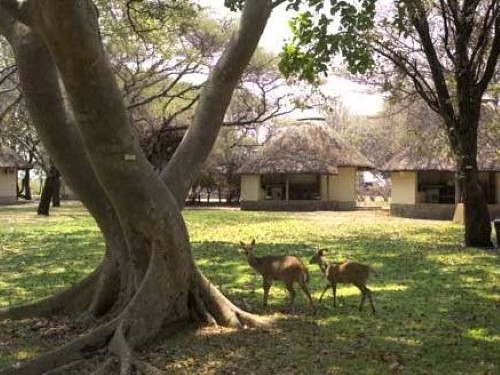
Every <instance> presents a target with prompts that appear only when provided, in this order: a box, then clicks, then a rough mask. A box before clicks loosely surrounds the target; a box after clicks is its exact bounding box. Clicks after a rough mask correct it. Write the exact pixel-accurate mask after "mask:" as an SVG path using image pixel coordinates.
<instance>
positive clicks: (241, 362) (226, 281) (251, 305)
mask: <svg viewBox="0 0 500 375" xmlns="http://www.w3.org/2000/svg"><path fill="white" fill-rule="evenodd" d="M457 231H458V229H457ZM88 236H89V233H88V232H86V231H80V232H76V233H75V237H71V236H68V237H67V238H65V239H64V243H65V246H64V247H65V248H70V247H72V246H71V244H73V243H74V246H75V251H76V253H69V254H68V257H72V256H76V255H77V253H78V252H79V251H84V248H83V247H81V248H79V247H78V244H80V246H84V247H85V248H86V249H88V246H92V245H90V244H86V245H82V244H81V243H80V241H82V240H84V239H86V238H87V239H88ZM457 237H458V236H457V233H443V231H442V230H439V229H434V228H432V226H430V225H429V226H422V227H419V228H412V230H411V231H410V233H406V234H405V235H400V234H398V232H396V231H393V232H389V233H386V234H383V233H378V232H369V231H367V232H364V231H357V232H356V231H351V232H349V233H346V234H344V235H342V234H336V235H335V237H334V238H332V237H331V236H327V235H324V236H321V237H320V238H318V239H317V243H314V244H311V243H309V242H303V243H280V244H275V243H266V242H262V243H257V247H256V254H257V255H264V254H288V255H296V256H299V257H301V258H302V259H303V260H304V263H305V264H306V265H307V266H308V268H309V270H310V275H311V282H310V288H311V290H312V291H313V295H314V298H315V299H316V300H317V298H318V297H319V293H320V292H321V290H322V289H323V286H324V283H325V282H324V280H323V279H322V276H321V275H320V273H319V270H318V269H317V267H316V266H313V265H309V264H308V259H309V258H310V257H311V256H312V255H313V254H314V252H315V251H316V249H317V247H318V246H321V247H328V248H329V249H330V254H329V257H328V259H329V260H331V261H334V260H343V259H351V260H356V261H360V262H366V263H369V264H371V265H372V266H374V267H375V268H376V269H377V271H378V275H377V276H375V277H373V278H371V279H370V281H369V284H368V285H369V287H370V288H371V289H372V290H373V298H374V302H375V306H376V308H377V310H378V313H377V314H376V315H372V314H371V313H370V312H369V309H368V308H367V309H366V310H365V311H363V312H361V313H359V312H358V311H357V306H358V304H359V298H360V295H359V292H358V291H357V289H356V288H354V287H352V286H347V285H339V288H338V295H339V305H338V307H337V308H336V309H334V308H333V306H332V297H331V292H328V294H327V295H326V297H325V299H324V301H323V304H322V305H321V306H320V307H319V309H318V312H317V314H316V315H311V314H310V311H309V307H308V303H307V301H306V299H305V298H304V296H303V295H302V294H301V293H300V292H298V293H297V300H296V303H297V305H298V306H297V311H296V314H283V313H281V312H280V311H281V310H282V309H283V308H284V307H285V306H286V304H287V294H286V292H285V289H284V287H283V286H282V285H280V283H278V282H276V285H275V286H274V287H273V288H272V289H271V296H270V301H269V302H270V309H269V311H264V309H263V308H262V306H261V303H262V294H263V293H262V286H261V276H260V275H257V274H256V272H255V271H253V270H252V269H251V268H250V266H249V265H248V264H247V263H246V260H245V258H244V256H243V255H241V254H240V253H239V252H238V244H237V243H232V242H220V241H217V242H210V241H204V242H194V243H193V252H194V255H195V257H196V259H197V260H198V263H199V265H200V267H201V268H202V270H203V271H204V272H205V273H206V275H207V276H208V277H209V279H210V280H211V281H212V282H214V284H215V285H217V286H218V287H220V289H221V290H222V291H223V292H224V293H225V294H226V295H227V296H228V297H230V298H231V299H232V300H233V301H235V302H236V303H237V304H239V305H241V306H242V307H243V308H245V309H247V310H250V311H252V312H254V313H257V314H266V315H267V316H268V317H269V318H271V319H272V320H274V321H275V326H274V327H272V328H270V329H262V330H261V329H259V330H255V329H248V330H240V331H236V330H227V329H214V328H205V329H200V330H190V331H182V332H179V333H178V334H174V335H173V336H171V337H170V338H169V339H168V340H160V338H159V339H158V340H156V341H155V342H152V343H151V344H150V345H149V347H148V348H146V349H145V351H144V352H145V353H146V354H144V356H145V357H146V358H145V359H147V360H148V361H151V362H153V363H154V364H155V365H156V366H158V367H159V368H162V369H164V370H165V371H166V372H168V373H174V374H177V373H179V374H186V373H209V374H210V373H212V374H230V373H238V374H251V373H276V374H281V373H283V374H285V373H286V374H303V373H311V374H327V373H345V374H358V373H359V374H370V373H373V374H386V373H407V374H445V373H446V374H448V373H453V374H488V373H491V374H494V373H498V371H500V368H499V367H498V358H500V345H499V343H500V330H499V327H500V298H499V296H498V293H499V292H498V275H497V274H496V273H495V272H497V270H498V268H499V266H500V260H499V258H498V257H495V256H492V255H491V254H489V253H483V252H480V251H478V250H474V249H466V250H460V249H458V248H457V247H456V245H455V243H456V238H457ZM429 238H431V239H432V240H429ZM61 241H62V240H61ZM68 241H69V244H70V245H69V246H68ZM72 241H74V242H72ZM47 242H50V241H48V239H47ZM99 246H102V244H100V245H99V242H97V243H96V249H97V248H98V247H99ZM57 248H58V245H57V243H56V244H50V245H47V252H48V253H49V254H51V253H52V252H57ZM97 253H99V251H97V250H96V253H95V254H94V255H92V257H94V256H96V258H98V257H97ZM3 256H6V257H7V258H3ZM3 256H2V261H7V263H8V264H14V263H16V262H19V261H20V259H21V258H19V257H20V256H21V255H16V254H7V255H3ZM43 256H45V255H43ZM65 256H66V255H65ZM37 264H38V262H36V261H33V262H31V263H30V264H29V265H30V266H33V267H34V266H36V265H37ZM42 264H46V265H47V267H48V263H43V262H42ZM42 268H43V266H42ZM20 277H21V278H22V277H23V276H20ZM30 278H31V276H30ZM26 280H28V277H26ZM15 282H18V281H15ZM44 282H45V281H44ZM20 329H21V328H20ZM22 329H25V330H27V331H28V332H29V327H28V326H25V327H24V328H22ZM1 330H2V327H0V331H1ZM28 336H29V335H28ZM44 340H45V341H44ZM47 340H48V341H47ZM50 340H51V339H43V340H40V342H39V344H38V347H37V348H34V349H32V350H36V352H38V351H39V350H45V348H46V347H47V345H48V344H47V342H51V343H52V345H55V344H57V342H56V343H55V344H54V341H50ZM0 341H1V340H0ZM0 345H1V343H0ZM0 349H1V348H0ZM3 356H7V358H10V360H15V358H16V357H14V356H13V354H9V353H6V354H3ZM0 357H1V356H0ZM4 358H6V357H4ZM4 362H5V360H4ZM5 363H6V362H5ZM495 366H496V367H495Z"/></svg>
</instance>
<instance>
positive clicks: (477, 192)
mask: <svg viewBox="0 0 500 375" xmlns="http://www.w3.org/2000/svg"><path fill="white" fill-rule="evenodd" d="M469 112H472V110H471V109H469ZM463 117H464V118H463V119H462V122H465V123H463V124H460V125H459V126H457V127H456V129H458V136H457V137H456V139H455V149H454V152H455V155H457V159H456V164H457V174H458V180H459V183H458V184H457V185H458V186H460V187H461V188H462V199H463V204H464V224H465V233H464V241H465V246H475V247H482V248H491V247H493V243H492V242H491V220H490V215H489V211H488V202H487V200H486V195H485V192H484V191H483V189H482V187H481V185H480V183H479V173H478V165H477V128H478V124H479V115H478V116H475V117H472V116H463ZM474 124H475V126H474Z"/></svg>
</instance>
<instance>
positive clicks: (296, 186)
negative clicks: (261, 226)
mask: <svg viewBox="0 0 500 375" xmlns="http://www.w3.org/2000/svg"><path fill="white" fill-rule="evenodd" d="M373 167H374V166H373V164H372V163H371V162H370V161H368V160H367V159H366V157H365V156H364V155H362V154H361V153H360V152H359V151H358V150H356V149H355V148H354V147H353V146H351V145H350V144H348V143H347V142H346V141H344V140H342V139H341V138H340V137H339V136H338V135H337V134H336V133H335V131H334V130H333V129H332V128H331V127H328V126H327V125H326V124H325V123H324V122H323V121H313V120H309V121H297V122H295V123H293V124H292V125H289V126H286V127H283V128H280V129H278V131H277V134H276V135H275V136H273V137H271V139H270V140H269V141H268V142H267V143H266V144H264V145H263V146H262V147H261V148H260V149H258V150H256V152H255V154H254V155H253V156H252V157H250V158H249V159H248V160H247V161H246V163H244V164H243V165H242V167H241V168H240V169H239V170H238V174H240V175H241V209H243V210H350V209H354V208H355V207H356V200H357V178H356V177H357V176H356V175H357V172H358V171H359V170H368V169H372V168H373Z"/></svg>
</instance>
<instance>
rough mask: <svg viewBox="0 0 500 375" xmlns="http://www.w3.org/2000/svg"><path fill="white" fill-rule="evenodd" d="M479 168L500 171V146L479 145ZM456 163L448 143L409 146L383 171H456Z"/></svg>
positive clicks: (384, 166) (387, 164) (386, 165)
mask: <svg viewBox="0 0 500 375" xmlns="http://www.w3.org/2000/svg"><path fill="white" fill-rule="evenodd" d="M477 163H478V169H479V170H480V171H484V172H486V171H491V172H499V171H500V148H497V147H495V146H494V145H493V144H491V143H489V144H486V145H483V146H480V147H478V155H477ZM455 167H456V163H455V160H454V158H453V156H452V154H451V152H450V151H449V147H448V146H447V145H443V146H442V147H439V148H432V149H431V148H423V147H417V146H413V147H407V148H405V149H404V150H402V151H400V152H398V153H396V154H395V155H394V156H393V157H392V158H391V159H390V160H389V161H388V162H387V163H385V164H384V165H383V166H382V168H381V170H383V171H400V172H402V171H443V172H453V171H455Z"/></svg>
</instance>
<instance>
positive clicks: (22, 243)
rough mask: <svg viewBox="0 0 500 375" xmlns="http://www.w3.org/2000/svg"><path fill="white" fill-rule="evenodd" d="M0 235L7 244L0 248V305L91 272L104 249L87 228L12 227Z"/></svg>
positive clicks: (27, 299) (42, 292) (37, 294)
mask: <svg viewBox="0 0 500 375" xmlns="http://www.w3.org/2000/svg"><path fill="white" fill-rule="evenodd" d="M1 237H2V238H1V239H2V243H4V244H8V245H4V246H2V247H1V248H0V272H1V273H2V274H3V277H2V283H1V284H2V288H0V308H6V307H8V306H10V305H16V304H20V303H29V302H30V301H33V300H35V299H39V298H43V297H46V296H47V294H51V293H55V292H57V291H58V290H60V289H62V288H67V287H68V286H69V285H71V284H74V283H76V282H77V281H78V280H80V279H82V278H83V277H85V276H86V275H87V274H88V273H89V272H91V271H92V270H93V269H94V267H95V266H96V265H97V264H98V262H99V261H100V259H101V257H102V255H103V253H104V243H103V241H102V237H101V236H100V235H97V234H96V232H95V231H93V230H90V229H89V230H72V231H71V232H70V233H63V234H61V233H50V232H44V231H41V230H34V231H14V232H12V233H7V234H6V233H3V235H2V236H1ZM4 241H5V242H4Z"/></svg>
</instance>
